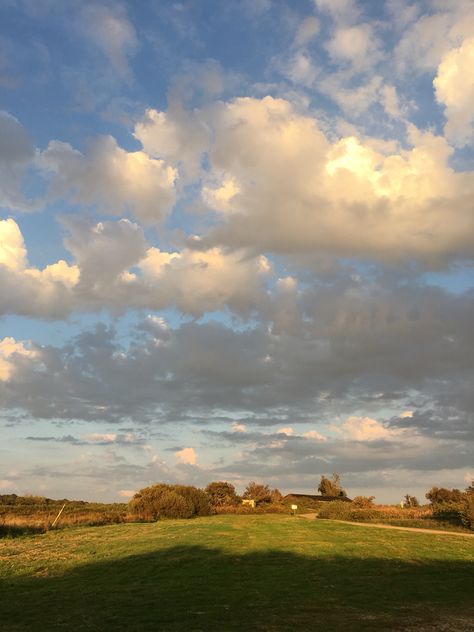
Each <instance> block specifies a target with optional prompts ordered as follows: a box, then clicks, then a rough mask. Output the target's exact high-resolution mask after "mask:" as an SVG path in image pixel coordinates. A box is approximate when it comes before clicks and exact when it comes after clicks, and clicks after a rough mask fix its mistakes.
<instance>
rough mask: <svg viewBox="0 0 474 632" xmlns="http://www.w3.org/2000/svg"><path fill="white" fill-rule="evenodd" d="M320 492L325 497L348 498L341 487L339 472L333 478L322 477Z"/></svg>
mask: <svg viewBox="0 0 474 632" xmlns="http://www.w3.org/2000/svg"><path fill="white" fill-rule="evenodd" d="M318 492H319V493H320V494H322V495H323V496H341V497H345V496H347V494H346V492H345V491H344V490H343V489H342V486H341V477H340V476H339V474H338V473H337V472H334V473H333V475H332V478H327V477H326V476H324V475H323V476H321V482H320V483H319V487H318Z"/></svg>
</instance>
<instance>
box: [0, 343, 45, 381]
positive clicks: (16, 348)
mask: <svg viewBox="0 0 474 632" xmlns="http://www.w3.org/2000/svg"><path fill="white" fill-rule="evenodd" d="M37 357H38V352H37V351H36V350H35V349H28V348H27V347H26V346H25V343H24V342H18V341H16V340H15V339H14V338H12V337H11V336H8V337H6V338H3V340H0V382H7V381H8V380H10V379H12V377H13V376H14V374H15V369H16V366H15V362H14V360H15V359H18V360H20V361H21V360H22V359H23V358H26V359H30V360H34V359H36V358H37Z"/></svg>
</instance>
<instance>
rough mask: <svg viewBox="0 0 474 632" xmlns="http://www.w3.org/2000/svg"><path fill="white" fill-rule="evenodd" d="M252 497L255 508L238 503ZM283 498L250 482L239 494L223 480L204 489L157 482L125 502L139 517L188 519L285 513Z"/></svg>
mask: <svg viewBox="0 0 474 632" xmlns="http://www.w3.org/2000/svg"><path fill="white" fill-rule="evenodd" d="M242 499H247V500H253V501H254V502H255V507H250V506H248V505H243V504H242ZM282 500H283V497H282V495H281V494H280V492H279V491H278V490H277V489H273V490H271V489H270V488H269V487H268V485H261V484H259V483H255V482H253V481H252V482H251V483H249V484H248V485H247V488H246V489H245V491H244V494H243V496H242V497H240V496H238V495H237V494H236V492H235V487H234V486H233V485H232V484H231V483H227V482H225V481H215V482H213V483H210V484H209V485H208V486H207V487H206V488H205V489H204V490H202V489H198V488H197V487H193V486H191V485H169V484H166V483H158V484H157V485H152V486H150V487H145V488H144V489H141V490H140V491H139V492H137V493H136V494H135V495H134V497H133V498H132V499H131V500H130V502H129V511H130V514H131V515H132V516H134V517H136V518H137V519H139V520H147V521H150V520H159V519H161V518H192V517H194V516H209V515H211V514H214V513H219V514H231V513H232V514H235V513H239V514H248V513H285V512H287V511H288V509H287V508H286V507H285V506H284V505H283V503H282Z"/></svg>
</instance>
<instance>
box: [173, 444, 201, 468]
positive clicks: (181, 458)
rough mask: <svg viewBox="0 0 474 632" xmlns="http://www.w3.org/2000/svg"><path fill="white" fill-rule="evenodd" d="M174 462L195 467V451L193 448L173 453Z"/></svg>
mask: <svg viewBox="0 0 474 632" xmlns="http://www.w3.org/2000/svg"><path fill="white" fill-rule="evenodd" d="M174 456H175V458H176V461H177V462H178V463H183V464H185V465H196V450H195V449H194V448H183V449H182V450H178V451H177V452H175V453H174Z"/></svg>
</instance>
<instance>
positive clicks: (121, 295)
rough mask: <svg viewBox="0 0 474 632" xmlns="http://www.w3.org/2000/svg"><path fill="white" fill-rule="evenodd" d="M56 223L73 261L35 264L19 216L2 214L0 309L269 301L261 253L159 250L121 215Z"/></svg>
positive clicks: (207, 307) (246, 310)
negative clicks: (64, 233)
mask: <svg viewBox="0 0 474 632" xmlns="http://www.w3.org/2000/svg"><path fill="white" fill-rule="evenodd" d="M62 223H63V226H64V228H65V229H66V230H67V236H66V238H65V240H64V245H65V247H66V248H67V250H68V251H69V253H70V255H71V258H72V259H73V262H72V263H67V262H66V261H64V260H59V261H57V262H54V263H51V264H49V265H47V266H46V267H44V268H43V269H38V268H35V267H31V266H29V265H28V258H27V251H26V248H25V244H24V240H23V236H22V234H21V231H20V229H19V226H18V225H17V223H16V222H15V221H14V220H13V219H8V220H0V286H1V287H2V292H1V294H0V313H18V314H23V315H28V316H39V317H44V318H57V317H63V316H65V315H67V314H69V313H71V312H72V311H74V310H81V311H98V310H101V309H103V308H109V309H111V310H125V309H128V308H136V309H143V308H147V309H164V308H166V307H170V306H176V307H178V308H179V309H180V310H181V311H183V312H185V313H188V314H193V315H195V316H199V315H201V314H203V313H205V312H207V311H215V310H219V309H225V308H229V309H231V310H233V311H235V312H236V313H239V314H241V315H243V314H246V315H249V314H251V313H252V312H253V311H255V310H260V309H262V308H263V306H264V305H265V303H266V302H267V297H266V293H265V280H266V279H267V278H268V277H269V275H270V274H271V266H270V263H269V262H268V260H267V259H266V258H265V257H263V256H257V257H254V256H249V255H248V254H246V253H245V252H243V251H242V252H237V251H236V252H225V251H224V250H223V249H220V248H211V249H209V250H206V251H196V250H191V249H189V248H184V249H183V250H181V251H175V252H166V251H162V250H160V249H158V248H155V247H150V245H149V244H148V243H147V241H146V239H145V235H144V231H143V228H142V227H141V226H140V225H138V224H136V223H134V222H131V221H129V220H126V219H121V220H119V221H104V222H98V223H93V222H91V221H90V220H87V219H85V218H83V217H80V216H67V217H64V218H63V220H62Z"/></svg>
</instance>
